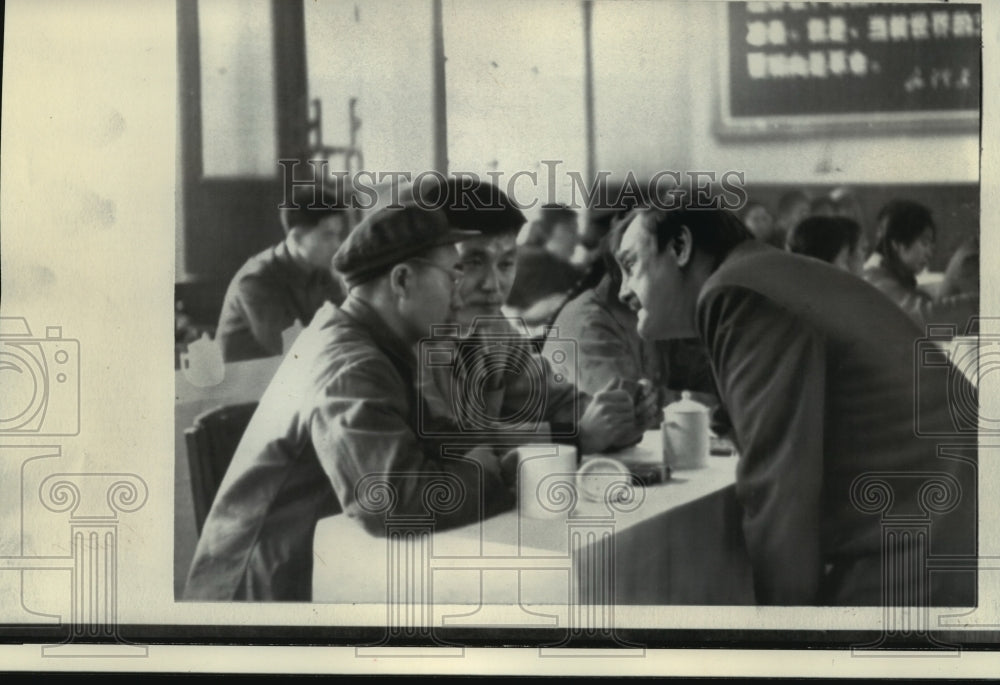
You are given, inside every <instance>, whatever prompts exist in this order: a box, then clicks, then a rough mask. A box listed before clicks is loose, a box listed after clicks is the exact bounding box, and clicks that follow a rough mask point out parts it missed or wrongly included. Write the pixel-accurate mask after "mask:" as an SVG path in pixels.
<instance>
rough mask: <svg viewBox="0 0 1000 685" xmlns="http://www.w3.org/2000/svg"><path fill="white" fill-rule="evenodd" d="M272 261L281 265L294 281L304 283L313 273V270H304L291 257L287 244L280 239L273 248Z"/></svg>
mask: <svg viewBox="0 0 1000 685" xmlns="http://www.w3.org/2000/svg"><path fill="white" fill-rule="evenodd" d="M274 261H276V262H277V263H278V264H280V265H281V268H282V269H284V271H285V273H286V274H287V275H288V277H289V278H290V279H292V281H293V282H294V283H298V284H302V285H305V284H306V283H308V282H309V281H310V279H311V277H312V276H313V275H314V274H315V271H306V270H305V269H303V268H302V267H301V266H299V265H298V263H297V262H296V261H295V259H294V258H293V257H292V254H291V252H289V251H288V244H287V243H285V241H284V240H282V241H281V242H280V243H278V244H277V245H276V246H275V248H274Z"/></svg>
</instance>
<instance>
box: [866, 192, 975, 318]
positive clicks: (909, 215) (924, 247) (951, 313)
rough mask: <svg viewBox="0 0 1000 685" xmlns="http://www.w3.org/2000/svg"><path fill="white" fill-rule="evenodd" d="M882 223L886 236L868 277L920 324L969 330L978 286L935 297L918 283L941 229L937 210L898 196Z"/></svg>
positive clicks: (883, 213)
mask: <svg viewBox="0 0 1000 685" xmlns="http://www.w3.org/2000/svg"><path fill="white" fill-rule="evenodd" d="M878 221H879V235H880V236H881V238H880V239H879V242H878V244H877V245H876V246H875V253H874V254H872V256H871V258H870V259H869V260H868V262H867V263H866V264H865V268H864V278H865V280H866V281H868V282H869V283H871V284H872V285H874V286H875V287H876V288H878V289H879V290H881V291H882V292H883V293H885V294H886V295H887V296H888V297H889V298H890V299H891V300H892V301H893V302H895V303H896V304H897V305H899V307H900V308H901V309H902V310H903V311H904V312H906V314H907V315H908V316H909V317H910V318H912V319H913V320H914V321H915V322H916V323H917V325H919V326H921V327H924V326H926V325H927V324H952V325H954V326H956V327H958V328H959V329H962V330H964V329H965V327H966V325H967V324H968V321H969V319H970V318H971V317H973V316H975V315H976V314H977V313H978V311H979V292H978V290H977V291H975V292H968V293H958V294H950V295H947V296H945V297H939V298H934V297H932V296H931V295H930V294H929V293H927V292H925V291H924V290H922V289H921V288H920V287H919V286H918V285H917V276H918V275H919V274H920V273H921V272H923V271H924V269H926V268H927V265H928V264H929V263H930V260H931V256H932V255H933V252H934V239H935V233H936V231H937V228H936V226H935V225H934V220H933V218H932V217H931V211H930V210H929V209H928V208H927V207H925V206H923V205H921V204H919V203H916V202H910V201H907V200H894V201H892V202H890V203H889V204H887V205H886V206H885V207H883V208H882V210H881V211H880V212H879V216H878Z"/></svg>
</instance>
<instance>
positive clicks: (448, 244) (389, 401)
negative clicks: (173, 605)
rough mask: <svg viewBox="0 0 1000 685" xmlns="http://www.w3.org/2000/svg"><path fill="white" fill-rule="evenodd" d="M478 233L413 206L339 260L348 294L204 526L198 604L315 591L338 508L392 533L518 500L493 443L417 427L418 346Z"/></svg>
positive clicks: (324, 314) (300, 347)
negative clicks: (424, 520) (397, 525)
mask: <svg viewBox="0 0 1000 685" xmlns="http://www.w3.org/2000/svg"><path fill="white" fill-rule="evenodd" d="M471 235H474V234H469V233H462V232H459V231H455V230H453V229H452V228H451V227H450V226H449V225H448V223H447V221H446V220H445V218H444V216H443V215H442V214H441V213H440V212H437V211H426V210H424V209H421V208H419V207H416V206H413V205H406V206H402V207H398V208H387V209H382V210H379V211H377V212H375V213H374V214H372V215H370V216H369V217H367V218H366V219H365V220H364V221H362V222H361V223H360V224H359V225H358V226H357V228H355V230H354V231H353V232H352V233H351V235H350V236H349V237H348V239H347V240H346V241H345V243H344V244H343V245H342V246H341V248H340V249H339V250H338V252H337V254H336V255H335V257H334V267H335V268H336V269H337V270H338V271H339V272H340V273H341V274H342V276H343V278H344V281H345V283H346V284H347V286H348V288H349V292H348V296H347V299H346V300H345V301H344V303H343V305H341V307H340V308H339V309H338V308H336V307H334V306H333V305H332V304H329V303H328V304H326V305H324V306H323V307H322V308H321V309H320V310H319V311H318V312H317V314H316V316H315V317H314V318H313V321H312V323H311V324H310V325H309V327H308V328H307V329H306V330H305V331H303V333H302V334H301V335H300V336H299V339H298V340H297V341H296V343H295V345H294V346H293V348H292V350H291V351H290V353H289V354H288V355H286V357H285V359H284V361H283V362H282V365H281V367H280V368H279V370H278V372H277V374H276V375H275V378H274V380H273V381H272V382H271V384H270V386H269V387H268V389H267V391H266V392H265V393H264V396H263V397H262V399H261V401H260V405H259V407H258V409H257V411H256V413H255V415H254V417H253V420H252V421H251V422H250V425H249V427H248V428H247V431H246V433H245V434H244V437H243V440H242V442H241V443H240V445H239V447H238V449H237V451H236V455H235V456H234V458H233V461H232V464H231V465H230V467H229V470H228V471H227V473H226V476H225V479H224V480H223V482H222V485H221V487H220V489H219V493H218V495H217V496H216V499H215V502H214V504H213V505H212V509H211V511H210V512H209V515H208V518H207V520H206V522H205V527H204V530H203V532H202V534H201V538H200V539H199V541H198V547H197V550H196V552H195V556H194V560H193V562H192V565H191V571H190V573H189V576H188V580H187V588H186V591H185V596H186V598H187V599H208V600H257V601H260V600H308V599H310V596H311V578H312V566H313V549H312V544H313V533H314V530H315V527H316V522H317V521H318V520H319V519H320V518H323V517H326V516H330V515H332V514H334V513H337V512H338V511H343V512H344V513H345V514H346V515H348V516H351V517H353V518H355V519H356V520H357V521H358V522H359V523H360V524H361V525H362V526H364V528H365V529H366V530H368V531H369V532H370V533H372V534H374V535H384V534H385V524H386V516H387V514H389V513H391V514H393V515H397V516H404V515H427V514H428V513H433V514H434V515H435V520H436V522H437V525H438V526H439V527H448V526H455V525H463V524H466V523H471V522H474V521H477V520H479V519H480V518H481V517H482V516H489V515H491V514H493V513H496V512H498V511H501V510H503V509H505V508H508V507H510V506H511V505H512V504H513V502H512V497H511V494H510V492H509V489H508V487H507V484H505V483H504V481H503V477H502V475H501V473H500V468H499V460H498V455H497V453H495V452H494V451H493V450H492V449H491V448H488V447H484V446H478V447H473V448H471V449H470V448H469V447H468V445H469V443H470V439H468V438H463V440H462V441H461V443H462V447H459V448H456V449H455V450H452V451H453V452H455V453H453V454H450V456H449V455H446V454H445V450H443V447H444V444H443V443H442V442H441V441H440V440H434V439H431V438H428V437H426V436H423V435H421V434H420V431H419V428H420V426H418V417H419V416H421V414H422V413H423V412H422V410H421V408H420V406H419V405H420V403H421V402H423V399H422V397H421V396H420V395H419V394H418V392H417V390H416V378H415V368H416V367H415V364H416V357H415V355H414V348H415V346H416V344H417V341H418V340H420V339H421V338H423V337H425V336H426V335H427V333H428V331H429V329H430V327H431V325H433V324H438V323H442V322H447V321H448V320H449V317H450V315H451V312H452V310H453V303H454V300H453V298H454V297H455V296H456V294H457V293H456V289H457V284H458V280H459V278H460V272H459V270H458V263H459V259H458V253H457V251H456V249H455V243H456V242H457V241H458V240H462V239H464V238H468V237H470V236H471ZM424 427H426V426H424ZM436 432H437V433H440V434H443V435H447V434H449V433H450V434H452V435H454V434H457V432H458V431H457V430H449V429H445V430H441V431H436ZM428 489H433V490H434V492H429V491H428ZM442 497H443V499H442ZM428 503H431V504H432V505H439V506H438V507H437V511H435V512H428V511H427V509H426V507H427V506H429V504H428ZM329 553H330V556H329V557H328V558H327V563H349V562H346V561H344V560H343V558H342V556H338V555H340V550H329Z"/></svg>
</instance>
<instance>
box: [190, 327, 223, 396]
mask: <svg viewBox="0 0 1000 685" xmlns="http://www.w3.org/2000/svg"><path fill="white" fill-rule="evenodd" d="M180 362H181V371H182V372H183V373H184V378H186V379H187V380H188V383H190V384H191V385H195V386H198V387H199V388H210V387H212V386H213V385H218V384H219V383H221V382H222V380H223V379H224V378H225V377H226V365H225V363H224V362H223V360H222V350H221V349H219V345H218V344H217V343H216V342H215V341H214V340H212V339H211V338H210V337H208V333H202V335H201V338H199V339H198V340H195V341H194V342H192V343H190V344H189V345H188V348H187V351H185V352H181V354H180Z"/></svg>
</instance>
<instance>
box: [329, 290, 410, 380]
mask: <svg viewBox="0 0 1000 685" xmlns="http://www.w3.org/2000/svg"><path fill="white" fill-rule="evenodd" d="M340 311H341V312H343V313H344V314H345V315H347V316H348V317H349V318H351V319H354V321H356V322H358V323H359V324H361V325H362V326H363V327H364V328H365V329H366V330H367V331H368V332H369V333H370V334H371V337H372V339H373V340H374V341H375V342H376V343H377V344H378V346H379V347H380V348H382V350H384V351H385V352H386V353H387V354H390V355H392V356H393V357H396V358H397V359H399V360H400V361H402V362H403V363H405V364H406V366H407V368H409V369H416V367H417V357H416V354H415V353H414V351H413V348H412V347H411V346H410V345H407V344H406V342H404V341H403V339H402V338H400V337H399V336H398V335H397V334H396V332H395V331H393V330H392V329H391V328H389V325H388V324H386V322H385V320H384V319H382V316H381V315H380V314H379V313H378V312H377V311H375V309H374V308H373V307H372V306H371V305H370V304H368V303H367V302H364V301H363V300H360V299H358V298H357V297H354V296H352V295H348V296H347V299H346V300H344V303H343V304H342V305H340Z"/></svg>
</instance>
